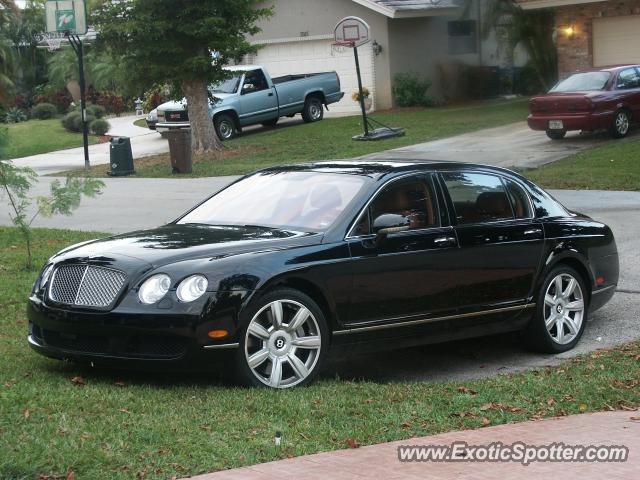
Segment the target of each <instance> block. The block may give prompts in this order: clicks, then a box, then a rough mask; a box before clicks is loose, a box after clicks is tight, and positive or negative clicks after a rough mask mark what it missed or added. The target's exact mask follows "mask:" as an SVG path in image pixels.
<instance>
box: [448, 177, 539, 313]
mask: <svg viewBox="0 0 640 480" xmlns="http://www.w3.org/2000/svg"><path fill="white" fill-rule="evenodd" d="M440 179H441V181H442V184H443V187H444V190H445V193H446V196H447V201H448V202H449V209H450V211H451V212H454V215H455V219H453V221H454V223H455V227H454V228H455V232H456V235H457V238H458V242H459V245H460V248H459V252H458V256H457V258H456V264H457V267H458V268H459V272H458V273H459V280H460V282H459V290H458V292H457V293H458V296H457V298H458V301H459V305H460V308H461V309H462V310H463V311H468V312H475V311H477V312H482V311H487V310H494V309H495V310H501V309H504V311H505V314H504V315H503V317H505V318H507V317H509V316H511V315H512V312H513V311H515V312H517V311H518V310H519V307H520V306H524V305H525V304H528V303H529V302H531V297H532V295H533V286H534V279H535V278H536V274H537V272H538V270H539V268H540V262H541V256H542V251H543V246H544V231H543V226H542V223H541V222H540V221H538V220H536V219H535V218H534V210H533V207H532V204H531V201H530V198H529V196H528V194H527V193H526V190H525V188H524V187H523V186H522V185H520V184H519V183H518V182H516V181H515V180H513V179H511V178H506V177H503V176H500V175H496V174H493V173H480V172H472V171H468V172H467V171H450V172H442V173H441V174H440Z"/></svg>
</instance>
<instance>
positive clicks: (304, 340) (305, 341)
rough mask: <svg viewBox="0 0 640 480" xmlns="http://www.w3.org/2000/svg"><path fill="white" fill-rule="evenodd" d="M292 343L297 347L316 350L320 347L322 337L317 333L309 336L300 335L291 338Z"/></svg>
mask: <svg viewBox="0 0 640 480" xmlns="http://www.w3.org/2000/svg"><path fill="white" fill-rule="evenodd" d="M291 344H292V345H294V346H296V347H300V348H309V349H311V350H315V349H316V348H320V337H319V336H317V335H313V336H309V337H298V338H294V339H293V340H291Z"/></svg>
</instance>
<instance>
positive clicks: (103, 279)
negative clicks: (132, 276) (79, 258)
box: [49, 265, 126, 307]
mask: <svg viewBox="0 0 640 480" xmlns="http://www.w3.org/2000/svg"><path fill="white" fill-rule="evenodd" d="M125 279H126V276H125V274H124V273H122V272H120V271H118V270H112V269H110V268H104V267H96V266H93V265H62V266H60V267H58V268H56V270H55V271H54V272H53V277H52V279H51V287H50V290H49V297H50V298H51V299H52V300H53V301H55V302H60V303H66V304H67V305H78V306H82V307H108V306H109V305H111V303H112V302H113V301H114V300H115V298H116V296H117V295H118V292H119V291H120V289H121V288H122V286H123V285H124V282H125Z"/></svg>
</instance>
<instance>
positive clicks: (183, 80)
mask: <svg viewBox="0 0 640 480" xmlns="http://www.w3.org/2000/svg"><path fill="white" fill-rule="evenodd" d="M258 3H259V2H258V0H209V1H206V2H194V1H192V0H129V1H127V2H123V1H121V0H104V1H103V2H102V3H101V4H100V6H99V7H98V8H97V9H96V10H95V11H94V13H93V15H92V22H93V24H94V25H95V27H96V29H97V30H99V31H100V36H99V37H98V40H97V44H96V46H97V47H98V48H100V49H101V51H104V52H110V53H111V54H113V55H116V56H119V57H120V58H122V59H123V61H124V62H125V63H127V64H130V65H135V68H132V69H131V70H130V72H128V73H130V75H131V76H132V77H135V78H138V79H139V81H140V83H141V84H145V83H146V84H154V83H159V84H164V83H171V84H174V85H176V86H180V87H182V92H183V93H184V94H185V96H186V97H187V101H188V104H189V119H190V122H191V131H192V149H193V150H194V151H201V152H202V151H219V150H221V149H222V143H221V142H220V141H219V139H218V138H217V135H216V134H215V130H214V127H213V123H212V122H211V119H210V118H209V108H208V105H209V95H208V91H207V86H208V85H209V84H210V83H213V82H217V81H221V80H223V79H226V78H228V76H229V73H228V72H227V71H225V70H224V69H223V67H224V66H225V65H227V64H228V63H230V62H231V61H232V60H236V59H240V58H241V57H243V56H244V55H246V54H247V53H251V52H253V51H255V50H256V47H255V46H253V45H251V44H250V43H249V41H248V40H247V37H248V36H249V35H255V34H256V33H258V31H259V28H258V27H257V26H256V22H257V21H258V20H259V19H261V18H264V17H266V16H268V15H270V14H271V9H264V8H256V7H257V6H258ZM149 32H155V33H154V34H150V33H149ZM158 32H162V33H161V34H162V48H158V37H157V34H158Z"/></svg>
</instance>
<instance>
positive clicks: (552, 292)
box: [524, 266, 588, 353]
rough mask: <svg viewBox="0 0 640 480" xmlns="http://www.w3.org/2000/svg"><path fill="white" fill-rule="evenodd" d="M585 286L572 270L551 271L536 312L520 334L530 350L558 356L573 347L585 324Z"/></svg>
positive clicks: (577, 274) (580, 277)
mask: <svg viewBox="0 0 640 480" xmlns="http://www.w3.org/2000/svg"><path fill="white" fill-rule="evenodd" d="M586 289H587V286H586V285H585V282H584V280H583V279H582V276H581V275H580V274H579V273H578V272H576V271H575V270H574V269H573V268H571V267H568V266H561V267H557V268H554V269H553V270H552V271H551V272H549V274H548V275H547V276H546V278H545V280H544V283H543V284H542V288H541V289H540V292H539V294H538V302H537V305H536V313H535V316H534V317H533V319H532V320H531V322H530V324H529V326H528V327H527V329H526V330H525V331H524V340H525V342H526V343H527V344H528V346H530V347H531V348H532V349H534V350H536V351H539V352H544V353H561V352H566V351H568V350H571V349H572V348H573V347H575V346H576V344H577V343H578V341H579V340H580V337H581V336H582V333H583V332H584V328H585V325H586V322H587V315H588V297H587V290H586Z"/></svg>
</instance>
